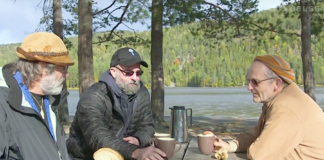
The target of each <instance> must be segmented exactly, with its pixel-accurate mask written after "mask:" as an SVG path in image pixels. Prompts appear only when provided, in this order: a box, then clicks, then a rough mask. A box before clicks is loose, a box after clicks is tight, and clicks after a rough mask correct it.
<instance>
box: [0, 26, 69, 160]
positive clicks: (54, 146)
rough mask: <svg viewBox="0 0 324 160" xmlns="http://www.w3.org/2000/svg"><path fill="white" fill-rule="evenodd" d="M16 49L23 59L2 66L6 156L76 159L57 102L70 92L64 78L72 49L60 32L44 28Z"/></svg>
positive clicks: (1, 127) (0, 147)
mask: <svg viewBox="0 0 324 160" xmlns="http://www.w3.org/2000/svg"><path fill="white" fill-rule="evenodd" d="M16 54H17V56H18V58H19V59H18V61H17V62H14V63H10V64H7V65H5V66H3V68H1V71H0V159H19V160H22V159H24V160H68V159H70V157H69V155H68V153H67V149H66V145H65V135H64V130H63V127H62V125H61V124H60V122H59V120H58V118H57V117H56V115H55V112H54V111H53V110H52V109H54V110H55V109H56V108H55V106H52V105H51V104H54V103H55V104H59V103H60V101H62V100H63V99H65V98H66V96H67V93H62V94H61V92H62V88H63V82H64V80H65V79H66V78H67V77H68V72H67V69H68V66H70V65H73V64H74V62H73V61H72V59H71V58H70V56H69V55H68V50H67V49H66V47H65V45H64V43H63V41H62V40H61V39H60V38H59V37H58V36H56V35H55V34H53V33H46V32H39V33H33V34H30V35H28V36H27V37H26V38H25V39H24V40H23V42H22V44H21V45H20V47H17V52H16ZM53 95H58V96H56V99H53V97H52V96H53ZM50 97H51V98H50Z"/></svg>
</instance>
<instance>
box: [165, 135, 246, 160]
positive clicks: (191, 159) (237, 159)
mask: <svg viewBox="0 0 324 160" xmlns="http://www.w3.org/2000/svg"><path fill="white" fill-rule="evenodd" d="M177 148H178V145H177V146H176V149H177ZM180 159H181V160H209V159H210V160H216V158H215V156H214V153H211V154H210V155H204V154H202V153H200V151H199V149H198V143H197V138H196V137H191V139H190V141H189V142H188V143H182V144H181V149H180V150H179V151H178V152H176V153H175V155H174V156H173V157H172V158H171V159H170V160H180ZM246 159H247V157H246V153H229V156H228V159H227V160H246Z"/></svg>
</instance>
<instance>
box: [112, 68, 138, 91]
mask: <svg viewBox="0 0 324 160" xmlns="http://www.w3.org/2000/svg"><path fill="white" fill-rule="evenodd" d="M111 73H112V75H113V77H114V78H115V81H116V84H117V86H118V87H119V88H120V90H122V91H123V92H124V93H125V94H127V95H132V94H135V93H137V91H138V90H139V89H140V79H141V78H140V77H141V75H142V70H141V68H140V64H139V63H137V64H134V65H132V66H122V65H117V66H116V67H112V68H111Z"/></svg>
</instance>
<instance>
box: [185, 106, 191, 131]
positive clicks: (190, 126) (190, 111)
mask: <svg viewBox="0 0 324 160" xmlns="http://www.w3.org/2000/svg"><path fill="white" fill-rule="evenodd" d="M188 110H190V127H191V126H192V109H191V108H188V109H186V112H187V117H188Z"/></svg>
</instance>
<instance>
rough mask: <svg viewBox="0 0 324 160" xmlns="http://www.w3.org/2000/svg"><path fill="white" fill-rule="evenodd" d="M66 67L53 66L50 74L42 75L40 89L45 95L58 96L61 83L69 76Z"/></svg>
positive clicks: (61, 86)
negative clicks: (53, 68)
mask: <svg viewBox="0 0 324 160" xmlns="http://www.w3.org/2000/svg"><path fill="white" fill-rule="evenodd" d="M67 69H68V68H67V67H66V66H55V70H54V72H52V73H49V74H46V75H44V76H43V77H42V78H41V80H40V84H41V88H42V90H43V92H44V93H45V95H58V94H60V93H61V91H62V89H63V82H64V80H65V79H66V78H67V77H68V76H69V74H68V71H67Z"/></svg>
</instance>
